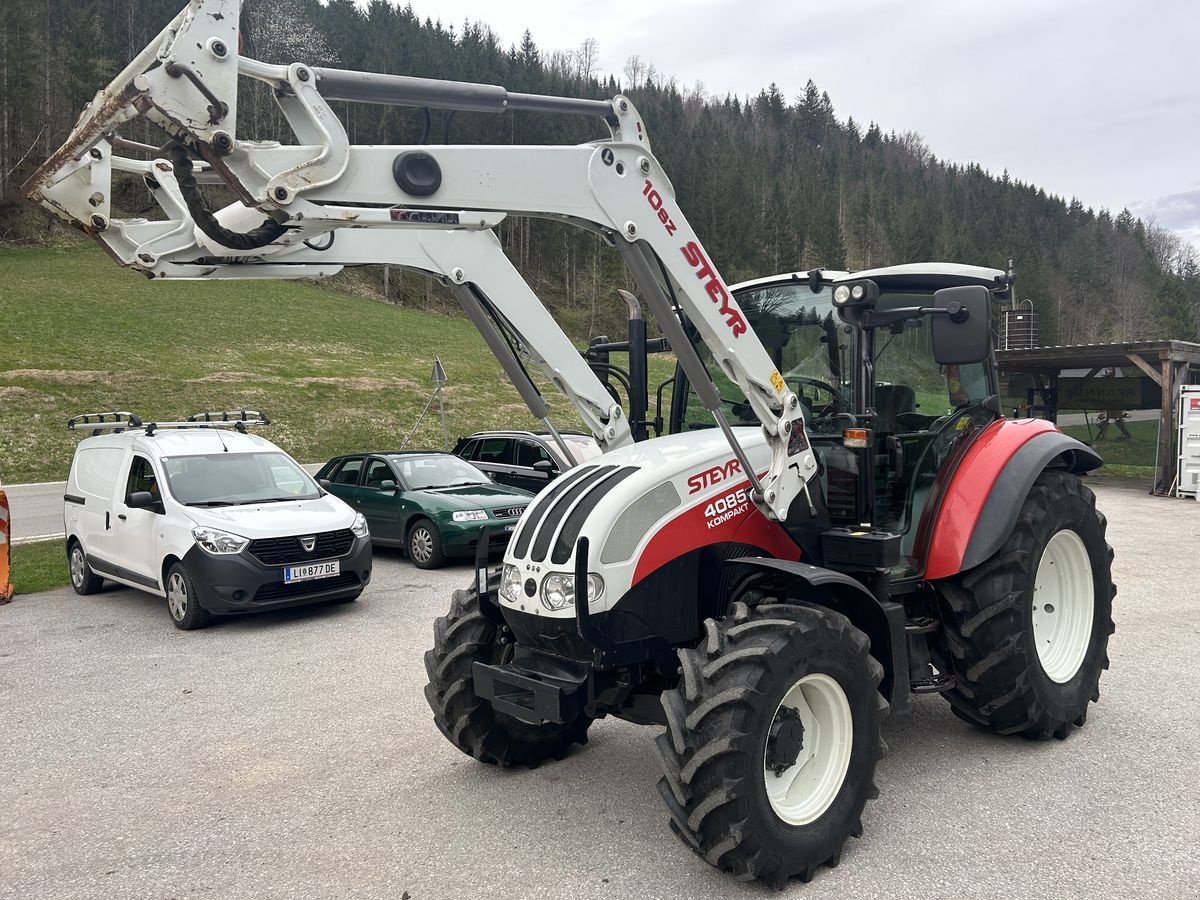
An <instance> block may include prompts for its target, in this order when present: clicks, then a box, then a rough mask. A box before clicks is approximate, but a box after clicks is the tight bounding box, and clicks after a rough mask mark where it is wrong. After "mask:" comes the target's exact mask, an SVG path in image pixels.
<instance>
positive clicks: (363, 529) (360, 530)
mask: <svg viewBox="0 0 1200 900" xmlns="http://www.w3.org/2000/svg"><path fill="white" fill-rule="evenodd" d="M350 531H351V532H352V533H353V534H354V536H355V537H360V538H364V537H366V536H367V535H368V534H370V533H371V529H369V528H368V527H367V517H366V516H364V515H363V514H362V513H356V514H355V516H354V524H353V525H351V526H350Z"/></svg>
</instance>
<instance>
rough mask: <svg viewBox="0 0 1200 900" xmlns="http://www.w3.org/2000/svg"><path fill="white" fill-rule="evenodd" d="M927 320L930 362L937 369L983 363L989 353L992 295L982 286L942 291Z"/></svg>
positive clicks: (934, 297)
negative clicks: (930, 342) (931, 361)
mask: <svg viewBox="0 0 1200 900" xmlns="http://www.w3.org/2000/svg"><path fill="white" fill-rule="evenodd" d="M933 306H934V309H937V310H943V309H944V310H946V311H945V312H944V313H943V312H938V313H934V314H933V315H932V316H930V323H929V324H930V332H931V334H930V336H931V337H932V339H933V358H934V359H935V360H936V361H937V363H938V365H940V366H961V365H967V364H969V363H978V362H983V361H984V360H985V359H987V358H988V356H989V355H990V354H991V352H992V293H991V291H989V290H988V289H987V288H985V287H984V286H983V285H981V284H972V285H963V286H961V287H950V288H942V289H941V290H940V291H937V292H935V293H934V295H933Z"/></svg>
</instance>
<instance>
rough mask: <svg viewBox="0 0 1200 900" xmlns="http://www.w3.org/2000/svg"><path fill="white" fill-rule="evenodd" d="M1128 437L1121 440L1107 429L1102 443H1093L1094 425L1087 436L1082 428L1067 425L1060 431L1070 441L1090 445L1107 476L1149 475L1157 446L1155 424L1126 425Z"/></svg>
mask: <svg viewBox="0 0 1200 900" xmlns="http://www.w3.org/2000/svg"><path fill="white" fill-rule="evenodd" d="M1125 427H1126V428H1127V429H1128V430H1129V434H1130V437H1129V438H1125V437H1123V436H1122V435H1121V432H1119V431H1118V430H1117V429H1116V428H1115V427H1110V428H1109V429H1108V433H1107V434H1106V435H1105V438H1104V440H1097V434H1098V432H1099V427H1098V426H1097V425H1095V424H1093V425H1092V427H1091V433H1090V435H1089V433H1088V427H1087V426H1086V425H1067V426H1065V427H1064V428H1063V431H1065V432H1066V433H1067V434H1069V435H1071V437H1073V438H1077V439H1078V440H1081V441H1083V442H1084V443H1085V444H1091V445H1092V446H1093V447H1094V448H1095V450H1096V452H1097V453H1099V454H1100V456H1101V457H1103V458H1104V471H1105V472H1107V473H1108V474H1110V475H1138V476H1144V475H1149V476H1153V475H1154V474H1155V470H1154V453H1155V450H1156V448H1157V447H1158V423H1157V422H1126V423H1125Z"/></svg>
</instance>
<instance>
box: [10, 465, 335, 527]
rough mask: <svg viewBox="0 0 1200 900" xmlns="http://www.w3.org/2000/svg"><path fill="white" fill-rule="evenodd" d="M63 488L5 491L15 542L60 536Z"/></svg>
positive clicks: (56, 484) (314, 468)
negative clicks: (10, 512)
mask: <svg viewBox="0 0 1200 900" xmlns="http://www.w3.org/2000/svg"><path fill="white" fill-rule="evenodd" d="M321 465H322V464H321V463H314V464H312V465H306V466H305V467H304V468H305V469H307V470H308V471H309V473H310V474H315V473H316V471H317V469H319V468H321ZM66 487H67V483H66V482H65V481H48V482H45V483H43V484H14V485H9V486H6V487H5V488H4V492H5V493H6V494H7V495H8V503H9V506H10V508H11V511H12V523H11V528H12V537H13V542H14V543H22V542H24V541H33V540H38V539H39V538H52V537H62V530H63V499H62V498H63V492H64V491H65V490H66Z"/></svg>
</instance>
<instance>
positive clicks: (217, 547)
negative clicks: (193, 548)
mask: <svg viewBox="0 0 1200 900" xmlns="http://www.w3.org/2000/svg"><path fill="white" fill-rule="evenodd" d="M192 538H193V539H194V540H195V541H196V543H197V544H199V545H200V547H201V548H202V549H204V550H207V551H208V552H209V553H213V554H216V555H217V556H224V555H226V554H229V553H241V552H242V551H243V550H245V549H246V545H247V544H249V543H250V541H249V539H248V538H244V537H242V536H241V535H239V534H230V533H229V532H228V531H221V530H220V529H217V528H205V527H204V526H203V525H197V526H196V527H195V528H193V529H192Z"/></svg>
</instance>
